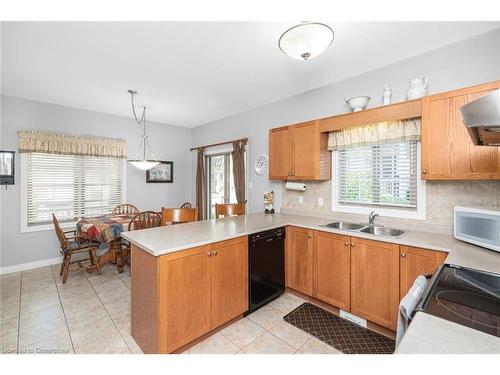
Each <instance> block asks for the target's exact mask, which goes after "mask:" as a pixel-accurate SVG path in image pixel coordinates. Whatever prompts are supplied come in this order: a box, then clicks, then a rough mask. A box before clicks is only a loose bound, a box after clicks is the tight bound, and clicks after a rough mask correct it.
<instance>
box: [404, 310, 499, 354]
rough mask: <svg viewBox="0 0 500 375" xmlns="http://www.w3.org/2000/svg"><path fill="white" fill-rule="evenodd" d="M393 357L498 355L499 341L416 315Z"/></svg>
mask: <svg viewBox="0 0 500 375" xmlns="http://www.w3.org/2000/svg"><path fill="white" fill-rule="evenodd" d="M396 354H500V339H499V338H498V337H495V336H493V335H489V334H487V333H484V332H481V331H478V330H475V329H471V328H468V327H465V326H462V325H459V324H456V323H453V322H450V321H449V320H444V319H441V318H438V317H436V316H434V315H429V314H425V313H421V312H417V314H416V315H415V317H414V318H413V320H412V322H411V324H410V326H409V327H408V331H407V332H406V334H405V335H404V336H403V339H402V340H401V342H400V343H399V346H398V348H397V349H396Z"/></svg>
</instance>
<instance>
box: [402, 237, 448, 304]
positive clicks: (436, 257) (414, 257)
mask: <svg viewBox="0 0 500 375" xmlns="http://www.w3.org/2000/svg"><path fill="white" fill-rule="evenodd" d="M447 255H448V254H447V253H445V252H442V251H434V250H427V249H421V248H418V247H410V246H401V247H400V258H399V272H400V276H399V277H400V284H399V285H400V286H399V297H400V299H401V298H403V297H404V296H405V295H406V293H408V290H410V288H411V286H412V285H413V283H414V282H415V279H416V278H417V277H418V276H419V275H427V274H432V273H434V272H435V271H436V269H437V268H438V267H439V265H440V264H442V263H444V260H445V259H446V257H447Z"/></svg>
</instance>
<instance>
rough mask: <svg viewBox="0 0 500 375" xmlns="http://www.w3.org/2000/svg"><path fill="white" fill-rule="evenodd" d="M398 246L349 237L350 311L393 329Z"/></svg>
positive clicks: (395, 311)
mask: <svg viewBox="0 0 500 375" xmlns="http://www.w3.org/2000/svg"><path fill="white" fill-rule="evenodd" d="M398 305H399V245H397V244H391V243H387V242H379V241H372V240H365V239H360V238H356V237H351V312H352V313H353V314H355V315H359V316H361V317H363V318H365V319H368V320H370V321H372V322H374V323H377V324H380V325H381V326H383V327H386V328H389V329H392V330H396V324H397V313H398Z"/></svg>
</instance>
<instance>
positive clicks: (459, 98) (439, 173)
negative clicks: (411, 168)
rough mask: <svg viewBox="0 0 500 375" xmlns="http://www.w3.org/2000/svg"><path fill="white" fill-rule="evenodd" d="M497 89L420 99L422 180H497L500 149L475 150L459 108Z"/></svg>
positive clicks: (489, 87) (466, 90) (497, 85)
mask: <svg viewBox="0 0 500 375" xmlns="http://www.w3.org/2000/svg"><path fill="white" fill-rule="evenodd" d="M497 88H500V81H495V82H491V83H486V84H483V85H478V86H472V87H468V88H464V89H460V90H454V91H449V92H445V93H441V94H436V95H430V96H426V97H424V98H422V178H423V179H426V180H490V179H500V147H488V146H476V145H474V144H473V143H472V141H471V139H470V135H469V133H468V131H467V129H466V128H465V125H464V124H463V122H462V116H461V114H460V107H461V106H463V105H464V104H466V103H468V102H470V101H472V100H474V99H477V98H479V97H481V96H483V95H486V94H488V93H489V92H491V91H492V90H495V89H497Z"/></svg>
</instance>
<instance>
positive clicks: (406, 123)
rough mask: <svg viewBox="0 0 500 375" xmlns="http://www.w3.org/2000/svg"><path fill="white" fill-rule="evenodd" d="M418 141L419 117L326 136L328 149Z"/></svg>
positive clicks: (336, 132)
mask: <svg viewBox="0 0 500 375" xmlns="http://www.w3.org/2000/svg"><path fill="white" fill-rule="evenodd" d="M409 141H420V117H416V118H411V119H407V120H400V121H390V122H381V123H377V124H371V125H364V126H356V127H353V128H348V129H342V130H339V131H335V132H331V133H329V134H328V149H329V150H338V149H346V148H352V147H359V146H369V145H375V144H387V143H398V142H409Z"/></svg>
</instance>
